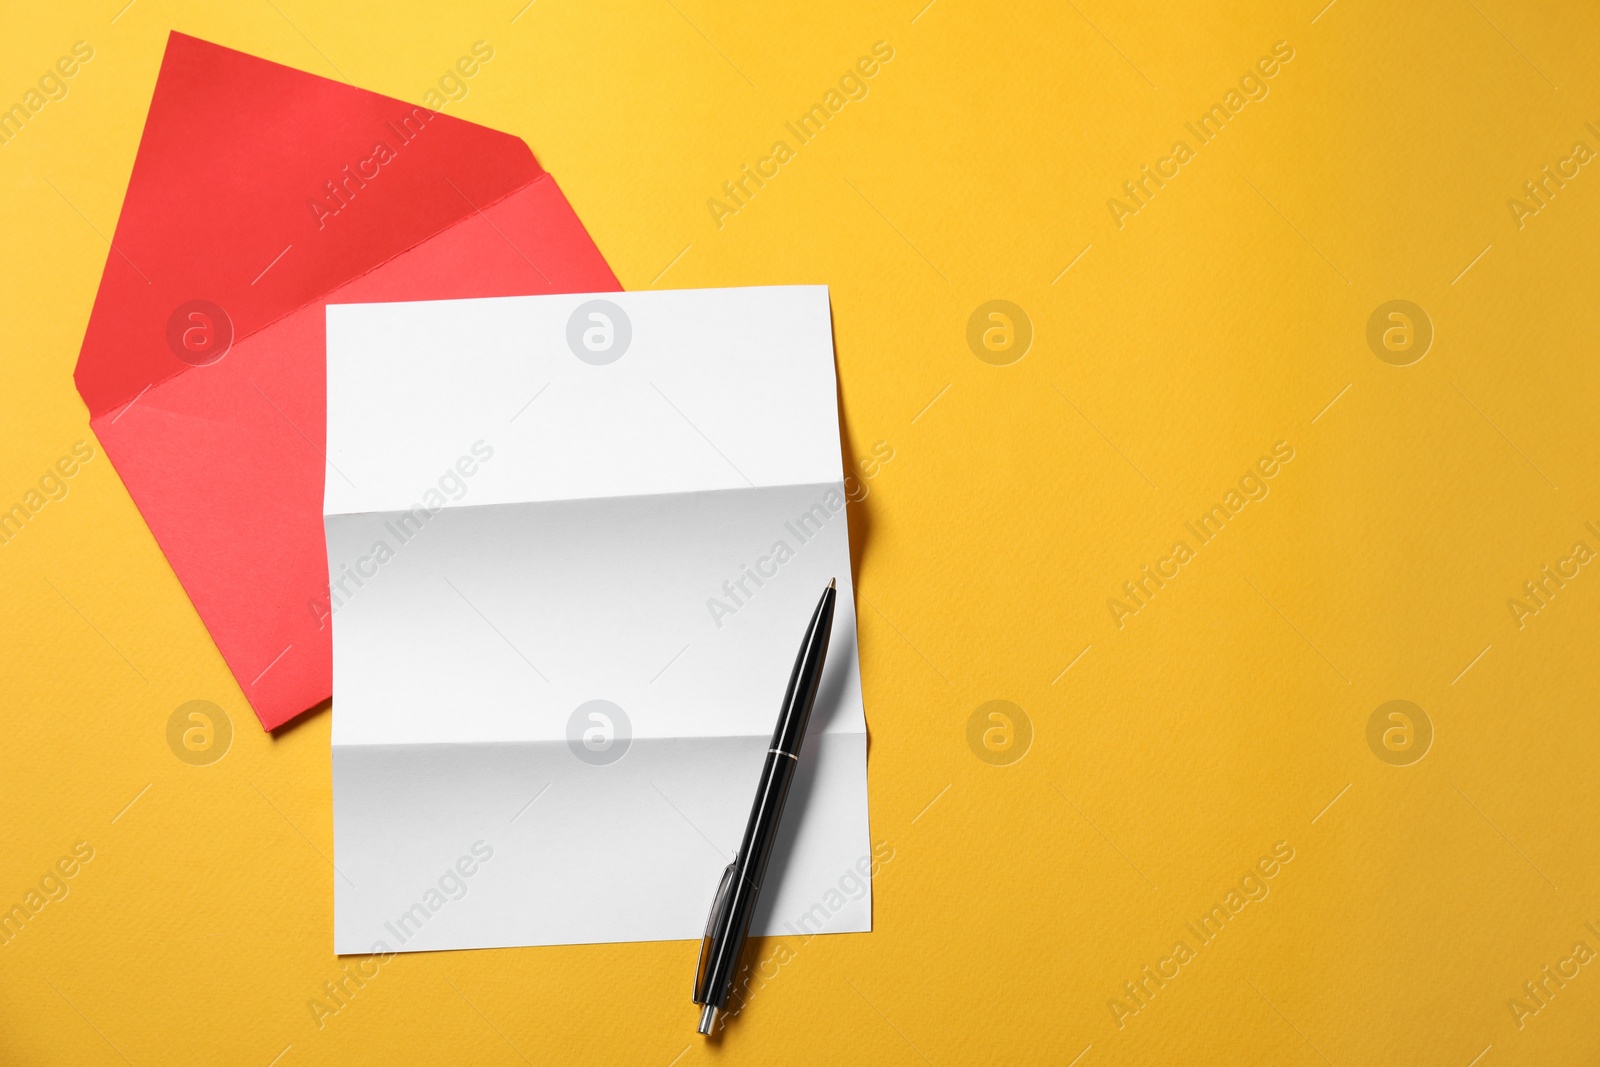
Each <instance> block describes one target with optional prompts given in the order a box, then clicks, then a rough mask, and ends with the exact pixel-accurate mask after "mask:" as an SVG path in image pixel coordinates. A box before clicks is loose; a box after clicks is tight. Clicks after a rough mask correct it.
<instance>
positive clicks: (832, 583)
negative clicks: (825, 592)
mask: <svg viewBox="0 0 1600 1067" xmlns="http://www.w3.org/2000/svg"><path fill="white" fill-rule="evenodd" d="M828 588H829V589H837V588H839V585H838V583H837V581H835V580H834V579H832V578H829V579H828Z"/></svg>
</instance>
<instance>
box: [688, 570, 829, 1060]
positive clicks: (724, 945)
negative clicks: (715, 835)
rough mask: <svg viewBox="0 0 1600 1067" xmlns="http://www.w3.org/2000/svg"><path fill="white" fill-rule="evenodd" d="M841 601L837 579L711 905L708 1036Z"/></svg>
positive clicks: (703, 1020) (698, 972)
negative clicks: (736, 846)
mask: <svg viewBox="0 0 1600 1067" xmlns="http://www.w3.org/2000/svg"><path fill="white" fill-rule="evenodd" d="M838 595H839V594H838V589H837V588H836V586H835V584H834V582H833V581H832V580H831V579H830V580H829V582H828V588H826V589H824V590H823V591H822V599H821V600H820V601H818V602H817V610H816V611H815V612H813V613H812V615H811V625H809V626H807V627H806V636H805V639H804V640H803V641H801V643H800V654H799V655H798V656H796V657H795V661H794V670H793V671H791V672H790V674H789V688H788V690H787V691H786V692H785V693H784V694H783V706H782V708H781V709H780V710H779V712H778V726H777V729H775V730H774V731H773V732H772V747H771V748H769V749H768V750H767V761H766V763H765V765H764V766H763V767H762V768H761V784H760V785H759V786H757V787H756V800H755V804H754V805H753V806H752V807H751V809H750V821H749V823H747V824H746V825H745V828H744V840H743V841H742V842H740V844H739V855H738V857H737V858H736V859H735V860H734V861H733V862H732V863H730V864H728V868H727V870H725V871H723V872H722V882H721V884H720V885H718V886H717V895H716V896H715V897H714V898H713V899H712V901H711V914H710V915H709V916H708V917H707V918H706V933H705V937H704V939H702V940H701V942H700V962H699V965H698V966H697V967H696V968H695V976H694V1002H695V1003H696V1004H703V1005H705V1009H704V1010H703V1011H702V1012H701V1013H700V1032H701V1033H702V1034H709V1033H711V1028H712V1026H713V1025H714V1024H715V1023H716V1021H717V1012H719V1011H722V1010H724V1009H725V1008H727V1006H728V997H729V995H730V994H731V993H732V992H733V980H734V977H735V975H736V973H737V971H738V967H739V956H740V954H741V953H742V952H743V951H744V942H745V938H746V937H747V936H748V935H749V933H750V920H751V918H752V917H753V916H754V915H755V910H756V896H757V894H759V893H760V892H761V879H762V877H763V876H764V875H765V874H766V871H767V860H768V859H769V858H771V856H772V845H773V842H775V841H776V840H777V837H778V823H779V821H780V820H781V819H782V818H783V802H784V800H786V799H787V798H788V796H789V785H790V783H791V782H793V781H794V775H795V769H796V768H797V767H798V766H799V765H800V746H801V744H802V743H803V742H804V741H805V737H806V723H807V722H808V721H809V720H810V719H811V705H813V704H815V703H816V700H817V687H818V686H819V685H820V684H821V683H822V664H823V661H824V660H825V659H826V658H827V655H828V637H829V635H830V634H832V632H833V607H834V602H835V601H836V600H837V599H838Z"/></svg>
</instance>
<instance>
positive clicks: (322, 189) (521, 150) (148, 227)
mask: <svg viewBox="0 0 1600 1067" xmlns="http://www.w3.org/2000/svg"><path fill="white" fill-rule="evenodd" d="M617 287H618V286H617V281H616V278H615V277H614V276H613V275H612V273H611V271H610V269H609V268H608V267H607V266H606V264H605V261H604V260H603V259H602V258H601V256H600V253H599V252H598V251H597V250H596V249H595V247H594V244H593V242H591V241H590V239H589V236H588V234H587V233H586V232H585V231H584V228H583V225H582V224H581V223H580V222H579V221H578V219H577V217H576V216H575V215H574V214H573V213H572V209H571V208H570V207H569V206H568V205H567V202H566V200H565V199H564V198H563V197H562V195H561V191H560V190H559V189H557V188H556V184H555V181H554V180H553V179H552V178H551V177H550V176H549V175H548V174H546V173H545V172H544V171H543V170H541V169H540V167H539V165H538V163H536V162H535V161H534V158H533V155H532V153H530V152H529V150H528V147H527V146H526V145H525V144H523V143H522V142H521V141H520V140H518V139H517V138H515V137H512V136H510V135H509V134H504V133H498V132H496V131H494V130H488V129H484V128H483V127H481V126H474V125H472V124H470V123H467V122H462V121H461V120H459V119H456V118H452V117H449V116H446V115H441V114H439V113H437V112H431V111H428V110H426V109H423V108H418V107H414V106H412V105H411V104H407V103H404V102H402V101H399V100H395V99H392V98H389V97H385V96H379V95H377V94H375V93H369V92H366V91H364V90H361V89H356V88H353V87H352V86H349V85H345V84H342V83H340V82H335V81H330V80H328V79H326V78H319V77H315V76H313V75H310V74H305V73H303V72H301V71H297V70H292V69H290V68H288V67H283V66H279V65H278V64H275V63H269V62H267V61H265V60H262V59H257V58H254V57H252V56H248V55H245V54H243V53H241V52H235V51H233V50H231V49H227V48H222V47H220V46H218V45H214V44H208V43H207V42H205V41H201V40H197V39H195V38H193V37H186V36H184V35H183V34H180V33H174V34H172V35H171V37H170V38H169V39H168V42H167V52H166V56H165V58H164V59H163V60H162V64H161V73H160V76H159V78H158V79H157V82H156V88H155V95H154V97H153V98H152V100H151V103H150V113H149V116H148V118H147V119H146V122H145V129H144V137H143V139H142V140H141V142H140V144H139V153H138V156H137V158H136V159H135V161H134V165H133V173H132V176H131V178H130V179H129V182H128V193H127V197H126V198H125V200H124V201H123V205H122V214H121V217H120V218H119V219H118V220H117V229H116V236H115V238H114V240H113V247H112V249H111V251H110V252H109V253H108V255H107V259H106V267H105V273H104V275H103V276H102V278H101V281H100V290H99V293H98V294H97V295H96V297H95V302H94V311H93V314H92V316H91V318H90V320H89V326H88V330H87V333H86V335H85V337H84V341H83V349H82V353H81V354H80V356H79V358H78V367H77V371H76V375H75V377H76V380H77V384H78V391H79V392H80V393H81V394H82V395H83V399H84V402H85V403H86V404H87V405H88V407H89V414H90V419H89V423H90V426H91V427H93V429H94V431H95V434H96V435H97V436H98V437H99V439H100V442H101V444H102V445H104V447H105V450H106V454H107V455H109V456H110V457H111V461H112V462H113V463H114V464H115V465H116V468H117V471H118V473H119V474H120V475H121V476H122V480H123V482H124V483H125V484H126V485H127V487H128V491H129V492H130V493H131V494H132V496H133V499H134V502H135V503H137V504H138V506H139V510H140V512H141V513H142V514H143V515H144V518H145V521H146V522H147V523H148V524H149V526H150V530H151V532H152V533H153V534H154V535H155V538H156V541H157V543H158V544H160V546H161V550H162V551H163V552H164V553H165V554H166V556H167V559H168V560H169V561H170V562H171V564H172V567H173V570H174V571H175V572H176V573H177V575H178V578H179V580H180V581H181V582H182V583H183V587H184V589H185V590H186V591H187V592H188V594H189V597H190V599H191V600H192V601H193V602H194V605H195V608H196V609H197V610H198V611H199V613H200V617H201V619H202V620H203V621H204V622H205V625H206V628H207V629H208V630H209V631H210V633H211V636H212V637H213V639H215V641H216V643H217V647H218V648H219V649H220V650H221V652H222V655H223V658H224V659H226V661H227V663H228V667H229V668H230V669H231V670H232V671H233V674H234V677H235V678H237V679H238V681H239V685H240V686H241V687H242V688H243V690H244V693H245V696H246V697H247V698H248V699H249V701H250V703H251V706H252V707H254V708H255V710H256V714H257V715H258V716H259V717H260V719H261V722H262V724H263V725H264V726H266V727H268V728H271V727H274V726H277V725H279V724H281V723H283V722H285V721H287V720H288V719H290V718H292V717H293V716H295V715H297V714H299V713H300V712H302V711H305V710H306V709H307V708H310V707H313V706H315V705H316V704H317V703H319V702H320V701H322V700H324V699H326V698H327V697H328V696H329V694H330V693H331V692H332V674H331V641H330V633H331V627H330V625H329V612H330V597H329V589H328V575H327V572H326V570H325V565H326V556H325V549H324V546H323V543H322V529H321V524H320V521H319V519H320V515H321V503H322V481H323V474H324V458H323V430H324V426H325V420H324V412H323V403H324V395H325V394H324V379H323V367H324V361H323V313H322V308H323V305H324V304H325V303H327V302H329V301H341V300H342V301H371V300H415V299H421V298H424V297H430V298H431V297H453V296H499V295H507V294H516V293H541V292H569V291H574V290H578V291H592V290H606V289H615V288H617ZM327 476H328V477H330V478H334V479H342V478H343V477H344V475H343V474H341V473H340V472H339V471H337V470H334V469H329V470H328V471H327Z"/></svg>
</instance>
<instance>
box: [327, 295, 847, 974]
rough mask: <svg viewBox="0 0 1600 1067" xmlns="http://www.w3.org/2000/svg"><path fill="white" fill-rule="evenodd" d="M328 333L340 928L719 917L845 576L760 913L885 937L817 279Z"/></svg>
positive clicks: (493, 309)
mask: <svg viewBox="0 0 1600 1067" xmlns="http://www.w3.org/2000/svg"><path fill="white" fill-rule="evenodd" d="M327 321H328V327H327V330H328V333H327V336H328V438H327V440H328V461H329V464H330V466H331V467H337V468H338V469H339V470H340V471H342V472H343V474H344V475H345V477H339V476H336V475H332V474H330V476H329V478H328V481H327V491H326V498H325V503H324V509H325V524H326V532H327V544H328V571H329V575H330V578H331V585H332V593H333V595H334V597H335V598H336V600H337V603H336V604H335V606H334V608H333V629H334V679H335V694H334V705H335V712H334V722H333V799H334V865H335V868H336V870H335V874H334V899H335V916H334V942H335V947H336V950H337V951H339V952H370V951H408V950H420V949H439V948H467V947H486V946H502V945H541V944H557V943H576V942H596V941H633V940H656V939H669V938H694V937H698V936H700V933H701V931H702V929H703V928H704V924H705V920H706V913H707V910H708V908H709V906H710V903H711V897H712V895H713V893H714V892H715V890H716V886H717V882H718V879H719V877H720V875H721V872H722V869H723V867H724V866H725V865H726V864H727V863H728V862H729V861H730V860H731V859H732V857H733V854H734V852H735V851H736V850H737V848H738V845H739V841H740V837H741V835H742V833H743V830H744V824H745V820H746V818H747V817H748V813H749V810H750V804H751V801H752V799H753V796H754V793H755V786H756V781H757V779H758V777H759V775H760V770H761V765H762V762H763V760H764V759H765V757H766V753H767V747H768V744H769V742H770V740H771V734H772V728H773V724H774V722H775V720H776V717H777V713H778V707H779V704H780V702H781V699H782V696H783V692H784V687H785V685H786V683H787V681H788V677H789V672H790V670H791V668H792V667H793V663H794V655H795V650H796V649H797V648H798V646H799V642H800V637H801V635H802V633H803V632H804V629H805V625H806V622H807V620H808V619H809V618H810V616H811V612H812V609H813V608H814V607H815V604H816V600H817V596H818V595H819V594H820V592H821V591H822V588H823V586H824V585H826V584H827V581H828V579H829V578H836V579H837V580H838V583H839V589H840V596H839V608H838V615H837V618H836V621H835V623H834V630H833V637H832V643H831V647H830V650H829V652H828V659H827V669H826V673H825V675H824V678H823V684H822V688H821V695H820V696H819V698H818V702H817V705H816V709H815V711H814V713H813V716H812V721H811V729H810V733H809V735H808V737H807V739H806V743H805V746H804V749H803V752H802V756H801V766H800V774H799V777H798V779H797V781H796V783H795V785H794V788H793V792H792V793H791V795H790V798H789V803H788V807H787V810H786V812H785V815H784V821H783V831H782V835H783V836H782V839H781V840H780V843H779V845H778V847H777V851H776V853H775V855H774V859H773V861H772V865H771V867H770V868H769V872H768V876H767V884H766V885H765V886H764V888H763V894H762V897H761V905H762V907H761V912H760V914H758V916H757V919H756V923H755V927H754V932H755V933H757V934H769V933H779V932H783V931H786V930H791V931H794V932H800V933H817V932H844V931H861V930H867V929H870V927H871V898H870V888H869V885H868V881H867V877H866V876H867V873H868V871H869V869H870V866H871V862H872V861H871V856H870V844H869V838H868V827H867V793H866V725H865V718H864V715H863V711H862V705H861V687H860V678H859V669H858V664H857V655H856V617H855V610H854V603H853V597H852V584H851V575H850V539H849V531H848V525H847V517H846V513H845V506H846V502H845V496H844V491H845V490H844V481H843V477H844V475H843V463H842V461H841V456H840V437H839V421H838V405H837V386H836V382H835V377H834V367H833V345H832V330H831V324H830V318H829V308H828V297H827V290H826V289H825V288H823V287H820V286H807V287H774V288H752V289H722V290H696V291H684V292H641V293H626V294H624V293H618V294H612V295H609V296H606V295H595V294H586V295H578V296H531V297H512V298H501V299H486V300H452V301H430V302H426V303H386V304H360V305H334V306H329V307H328V308H327Z"/></svg>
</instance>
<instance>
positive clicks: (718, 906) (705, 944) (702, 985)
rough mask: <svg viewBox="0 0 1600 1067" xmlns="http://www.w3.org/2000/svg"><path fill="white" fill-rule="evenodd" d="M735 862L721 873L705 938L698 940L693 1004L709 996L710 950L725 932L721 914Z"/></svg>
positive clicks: (702, 1002)
mask: <svg viewBox="0 0 1600 1067" xmlns="http://www.w3.org/2000/svg"><path fill="white" fill-rule="evenodd" d="M737 866H738V863H737V862H734V863H730V864H728V866H727V869H726V870H724V871H723V872H722V881H721V882H720V883H718V885H717V895H716V896H715V897H713V898H712V899H711V914H709V915H707V916H706V932H705V936H704V937H702V938H701V939H700V962H699V963H697V964H695V969H694V1002H695V1003H696V1004H704V1003H705V1002H706V998H707V997H709V996H710V995H711V989H710V986H711V950H712V940H713V939H714V937H719V936H722V934H723V933H725V931H719V929H718V928H719V927H720V926H721V925H722V912H723V909H724V908H726V907H727V905H728V896H729V891H730V890H731V889H732V888H733V873H734V868H735V867H737Z"/></svg>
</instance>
